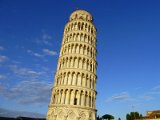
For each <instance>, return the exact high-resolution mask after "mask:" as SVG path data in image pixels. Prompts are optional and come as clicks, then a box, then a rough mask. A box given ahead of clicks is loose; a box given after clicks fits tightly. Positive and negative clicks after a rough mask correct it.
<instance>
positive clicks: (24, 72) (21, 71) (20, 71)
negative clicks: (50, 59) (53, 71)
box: [9, 65, 45, 78]
mask: <svg viewBox="0 0 160 120" xmlns="http://www.w3.org/2000/svg"><path fill="white" fill-rule="evenodd" d="M9 68H10V70H11V71H13V73H14V74H16V75H18V76H20V77H30V78H38V77H40V76H41V75H44V74H45V72H40V71H35V70H32V69H31V68H25V67H19V66H17V65H9Z"/></svg>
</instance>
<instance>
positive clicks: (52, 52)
mask: <svg viewBox="0 0 160 120" xmlns="http://www.w3.org/2000/svg"><path fill="white" fill-rule="evenodd" d="M27 53H29V54H31V55H33V56H35V57H41V58H42V57H45V56H46V55H48V56H55V55H57V52H56V51H53V50H49V49H46V48H45V49H43V50H42V53H36V52H33V51H32V50H27Z"/></svg>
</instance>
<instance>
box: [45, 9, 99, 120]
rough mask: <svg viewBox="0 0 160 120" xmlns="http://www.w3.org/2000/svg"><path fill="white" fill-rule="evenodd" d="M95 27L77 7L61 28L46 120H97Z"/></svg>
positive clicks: (88, 16)
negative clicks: (57, 58) (60, 41)
mask: <svg viewBox="0 0 160 120" xmlns="http://www.w3.org/2000/svg"><path fill="white" fill-rule="evenodd" d="M96 53H97V51H96V28H95V26H94V25H93V18H92V16H91V14H90V13H88V12H87V11H84V10H76V11H74V12H73V13H72V14H71V15H70V19H69V22H68V23H67V24H66V26H65V29H64V35H63V41H62V46H61V50H60V55H59V60H58V65H57V72H56V74H55V78H54V87H53V89H52V96H51V101H50V104H49V109H48V113H47V120H96V106H95V102H96V78H97V76H96V68H97V62H96Z"/></svg>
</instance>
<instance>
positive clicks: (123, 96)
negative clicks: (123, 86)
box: [107, 92, 133, 102]
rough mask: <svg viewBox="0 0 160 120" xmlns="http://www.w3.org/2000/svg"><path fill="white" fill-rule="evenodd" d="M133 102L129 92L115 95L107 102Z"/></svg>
mask: <svg viewBox="0 0 160 120" xmlns="http://www.w3.org/2000/svg"><path fill="white" fill-rule="evenodd" d="M130 100H133V99H132V98H131V97H130V95H129V94H128V93H127V92H122V93H119V94H115V95H113V96H111V97H109V98H108V99H107V102H113V101H130Z"/></svg>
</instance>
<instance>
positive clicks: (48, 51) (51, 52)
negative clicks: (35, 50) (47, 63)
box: [43, 49, 57, 56]
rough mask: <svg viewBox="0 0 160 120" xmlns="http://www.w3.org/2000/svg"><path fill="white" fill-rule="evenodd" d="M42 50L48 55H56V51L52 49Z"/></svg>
mask: <svg viewBox="0 0 160 120" xmlns="http://www.w3.org/2000/svg"><path fill="white" fill-rule="evenodd" d="M43 52H44V54H45V55H50V56H55V55H57V52H56V51H52V50H49V49H43Z"/></svg>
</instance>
